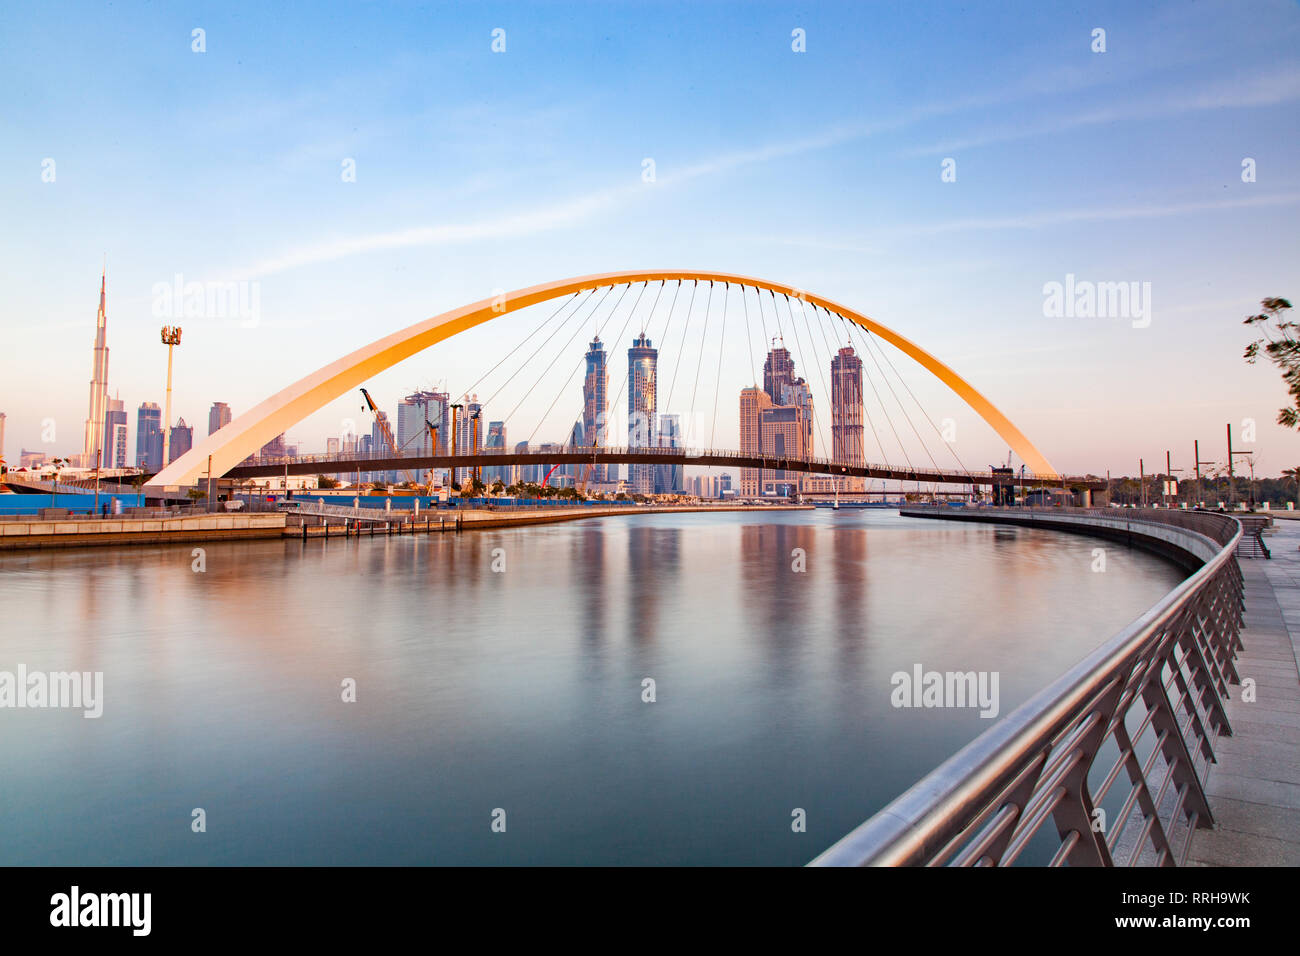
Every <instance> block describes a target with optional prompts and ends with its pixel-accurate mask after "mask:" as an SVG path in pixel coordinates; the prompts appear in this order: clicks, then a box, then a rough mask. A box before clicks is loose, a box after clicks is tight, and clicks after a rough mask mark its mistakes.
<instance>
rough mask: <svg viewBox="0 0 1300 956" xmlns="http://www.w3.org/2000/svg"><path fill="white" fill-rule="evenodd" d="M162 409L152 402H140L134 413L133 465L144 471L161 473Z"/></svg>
mask: <svg viewBox="0 0 1300 956" xmlns="http://www.w3.org/2000/svg"><path fill="white" fill-rule="evenodd" d="M162 446H163V440H162V409H161V408H159V407H158V406H157V404H156V403H154V402H141V403H140V408H139V409H138V410H137V411H136V413H135V465H136V467H137V468H141V469H143V470H144V471H155V472H156V471H161V470H162V467H163V460H162Z"/></svg>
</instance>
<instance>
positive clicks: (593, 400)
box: [582, 335, 609, 484]
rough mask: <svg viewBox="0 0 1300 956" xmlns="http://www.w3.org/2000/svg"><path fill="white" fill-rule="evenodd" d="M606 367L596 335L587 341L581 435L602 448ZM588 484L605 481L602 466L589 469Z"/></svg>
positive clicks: (603, 445) (603, 352) (607, 370)
mask: <svg viewBox="0 0 1300 956" xmlns="http://www.w3.org/2000/svg"><path fill="white" fill-rule="evenodd" d="M608 392H609V365H608V356H607V355H606V353H605V346H604V344H602V343H601V341H600V336H599V335H598V336H596V337H595V338H593V339H592V340H591V348H589V349H588V350H587V376H586V378H584V379H583V382H582V432H583V436H584V437H585V439H586V441H587V443H588V444H589V445H591V446H593V447H598V448H603V447H605V446H606V445H607V444H608V442H607V436H606V433H605V417H606V415H607V414H608V413H609V408H608V402H609V398H608ZM590 480H591V481H594V482H596V483H597V484H604V482H605V480H606V479H605V466H604V465H593V466H591V477H590Z"/></svg>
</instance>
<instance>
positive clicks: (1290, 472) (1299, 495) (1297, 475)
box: [1282, 468, 1300, 506]
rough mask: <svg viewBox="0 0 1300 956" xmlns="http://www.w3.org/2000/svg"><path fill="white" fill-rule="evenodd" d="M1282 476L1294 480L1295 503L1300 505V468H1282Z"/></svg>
mask: <svg viewBox="0 0 1300 956" xmlns="http://www.w3.org/2000/svg"><path fill="white" fill-rule="evenodd" d="M1282 477H1283V478H1290V479H1291V480H1292V481H1294V482H1295V496H1296V505H1297V506H1300V468H1283V469H1282Z"/></svg>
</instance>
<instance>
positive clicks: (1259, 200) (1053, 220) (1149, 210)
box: [887, 193, 1300, 236]
mask: <svg viewBox="0 0 1300 956" xmlns="http://www.w3.org/2000/svg"><path fill="white" fill-rule="evenodd" d="M1295 203H1300V193H1274V194H1271V195H1264V196H1247V197H1244V198H1240V199H1208V200H1204V201H1201V202H1187V203H1170V204H1165V205H1150V206H1110V207H1107V208H1081V209H1056V210H1049V211H1046V212H1037V213H1027V214H1023V215H1019V216H1003V217H995V218H973V219H951V220H948V221H947V222H934V223H921V224H917V225H903V226H895V227H892V228H889V229H887V231H888V232H889V233H891V234H893V235H913V236H932V235H939V234H941V233H948V232H966V231H970V230H985V231H986V230H992V229H1041V228H1043V227H1044V226H1058V225H1064V224H1067V223H1072V222H1112V221H1117V220H1124V219H1160V218H1164V217H1167V216H1183V215H1187V214H1188V213H1197V212H1214V211H1218V210H1225V209H1242V208H1250V207H1255V206H1290V205H1294V204H1295Z"/></svg>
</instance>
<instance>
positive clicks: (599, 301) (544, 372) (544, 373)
mask: <svg viewBox="0 0 1300 956" xmlns="http://www.w3.org/2000/svg"><path fill="white" fill-rule="evenodd" d="M613 291H614V287H613V286H607V287H606V288H605V292H604V294H603V295H602V296H601V297H600V298H599V299H597V300H596V304H595V305H594V306H592V311H591V314H592V315H595V313H596V311H597V310H598V309H599V308H600V307H601V304H602V303H604V301H605V300H606V299H607V298H609V294H610V293H611V292H613ZM623 291H624V292H626V291H627V290H626V289H624V290H623ZM615 307H617V305H616V306H615ZM570 318H572V316H570ZM566 324H567V323H566ZM582 326H583V323H581V322H579V323H578V325H577V326H576V328H574V330H573V335H570V336H569V340H568V342H565V343H564V346H563V347H562V348H561V349H560V351H558V352H556V353H555V358H553V359H551V361H550V364H549V365H547V366H546V368H545V369H543V370H542V374H541V375H540V376H538V378H537V381H536V382H534V383H533V384H532V386H531V387H529V389H528V391H526V392H524V394H523V396H522V397H521V398H520V399H519V401H518V402H517V403H516V404H515V407H514V408H512V409H510V414H509V415H507V416H506V417H505V418H504V419H502V421H503V422H509V421H510V419H511V418H513V417H514V414H515V412H517V411H519V408H520V406H521V405H523V403H524V402H525V401H526V400H527V398H528V396H529V395H531V394H532V393H533V389H535V388H536V387H537V386H538V385H540V384H541V382H542V379H543V378H545V377H546V376H547V374H548V373H549V372H550V371H551V369H552V368H553V367H554V365H555V363H556V362H557V361H559V359H560V356H561V355H563V354H564V352H565V350H566V349H567V348H568V347H569V345H570V344H572V342H573V338H574V336H576V335H577V334H578V333H579V332H581V331H582ZM557 331H558V330H557ZM547 341H549V339H548V340H547ZM543 345H545V343H543ZM538 351H539V352H540V351H541V349H538ZM498 391H499V390H498ZM493 397H495V396H493Z"/></svg>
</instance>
